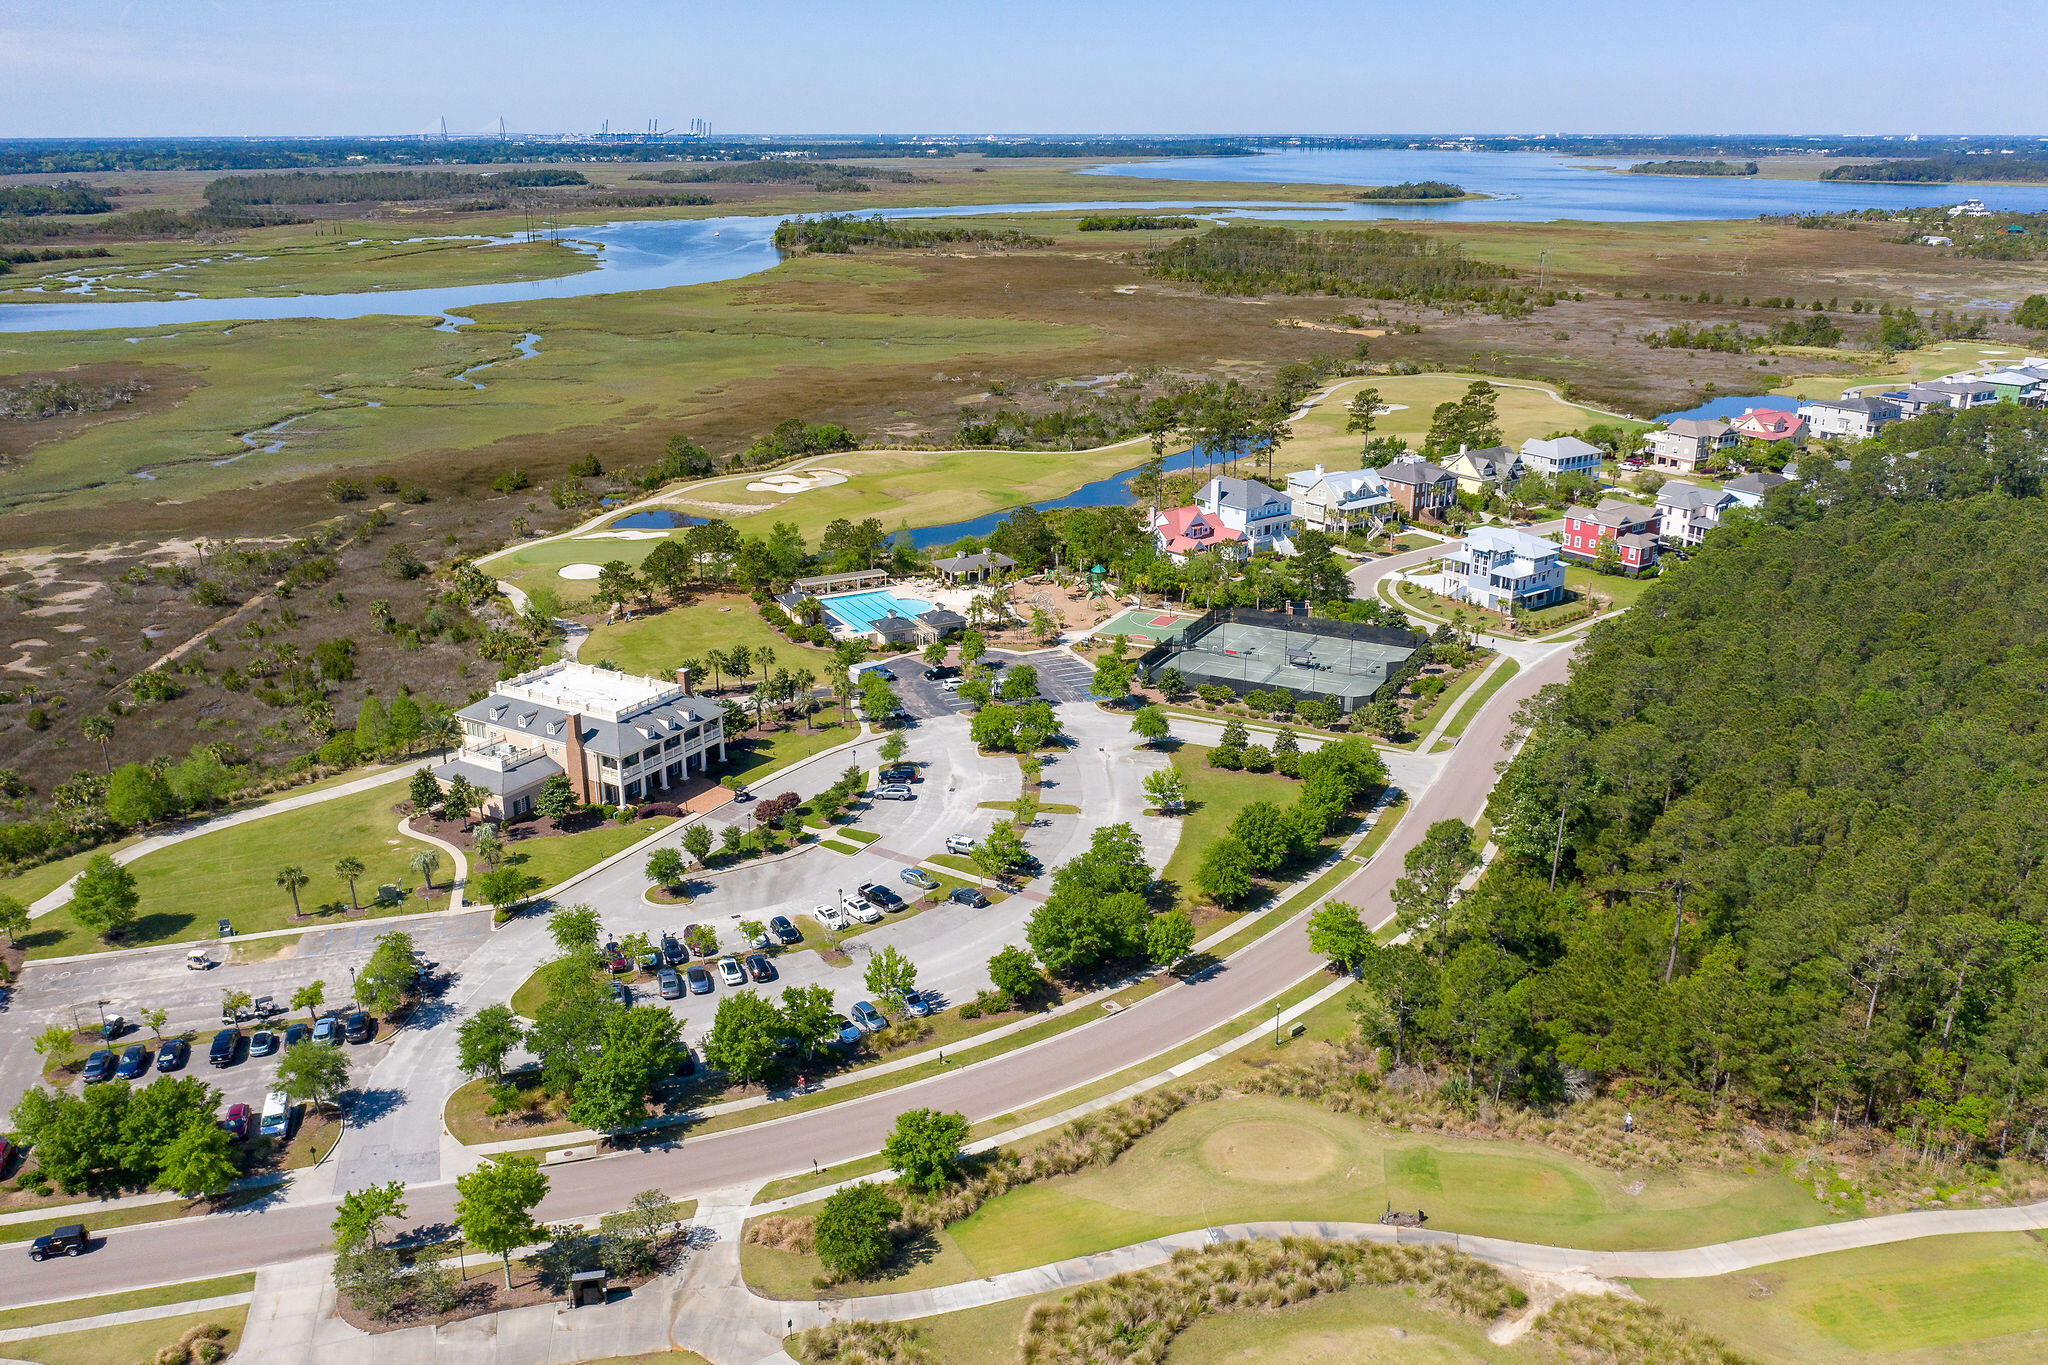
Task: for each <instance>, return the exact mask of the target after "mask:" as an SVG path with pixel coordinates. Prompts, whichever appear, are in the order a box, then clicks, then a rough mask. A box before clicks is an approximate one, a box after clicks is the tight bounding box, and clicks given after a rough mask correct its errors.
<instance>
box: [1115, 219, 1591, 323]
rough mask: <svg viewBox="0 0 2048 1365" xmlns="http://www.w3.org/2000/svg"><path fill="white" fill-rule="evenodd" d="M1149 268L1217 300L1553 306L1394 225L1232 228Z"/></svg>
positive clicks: (1498, 269)
mask: <svg viewBox="0 0 2048 1365" xmlns="http://www.w3.org/2000/svg"><path fill="white" fill-rule="evenodd" d="M1145 268H1146V270H1147V271H1148V272H1149V273H1151V274H1152V275H1154V276H1156V277H1158V278H1160V279H1168V280H1181V281H1185V282H1186V283H1189V284H1194V285H1197V286H1199V287H1201V288H1202V289H1203V290H1204V291H1206V292H1208V293H1211V294H1337V295H1342V296H1345V297H1351V298H1369V299H1398V300H1402V301H1405V302H1409V303H1420V304H1427V305H1431V306H1434V307H1456V306H1460V305H1472V306H1476V307H1479V308H1483V309H1485V310H1486V311H1487V312H1492V313H1500V314H1501V315H1503V316H1521V315H1524V314H1526V313H1528V312H1529V311H1530V310H1531V309H1532V308H1534V307H1537V306H1539V305H1547V304H1549V303H1551V302H1554V301H1555V300H1554V296H1552V295H1550V294H1538V293H1537V292H1536V291H1534V290H1532V289H1529V288H1527V287H1526V286H1524V285H1521V284H1518V283H1515V282H1514V281H1515V280H1516V279H1517V276H1516V274H1515V272H1514V271H1512V270H1510V269H1508V268H1507V267H1506V266H1501V265H1494V264H1491V263H1490V262H1485V261H1475V260H1473V259H1472V258H1471V257H1469V256H1467V255H1466V254H1465V253H1464V250H1463V248H1461V247H1460V246H1459V245H1458V244H1457V243H1455V242H1440V241H1438V240H1436V239H1435V238H1433V237H1429V236H1425V235H1424V234H1422V233H1419V232H1399V231H1395V230H1393V229H1391V228H1361V229H1355V230H1340V231H1331V232H1322V231H1305V230H1303V229H1299V228H1284V227H1274V226H1271V225H1269V224H1263V223H1227V224H1225V225H1223V226H1222V227H1217V228H1212V229H1210V230H1209V231H1207V232H1204V233H1202V234H1200V235H1199V236H1192V237H1183V238H1181V239H1180V240H1179V241H1176V242H1173V243H1170V244H1168V245H1166V246H1162V247H1158V248H1156V249H1154V250H1152V251H1150V252H1148V253H1146V255H1145Z"/></svg>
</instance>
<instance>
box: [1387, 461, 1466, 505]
mask: <svg viewBox="0 0 2048 1365" xmlns="http://www.w3.org/2000/svg"><path fill="white" fill-rule="evenodd" d="M1380 478H1382V479H1384V480H1385V481H1386V485H1387V496H1388V497H1390V498H1392V499H1393V500H1394V506H1396V507H1398V508H1400V509H1401V511H1402V513H1403V514H1404V515H1406V516H1411V517H1417V516H1422V515H1424V514H1427V515H1430V516H1441V515H1442V514H1443V510H1444V509H1445V508H1446V507H1449V506H1450V505H1451V503H1452V502H1453V501H1454V500H1455V499H1456V498H1457V496H1458V481H1457V480H1456V479H1455V478H1453V477H1452V476H1451V473H1450V471H1449V470H1446V469H1443V468H1440V467H1439V466H1437V465H1433V464H1431V463H1430V462H1429V461H1428V460H1425V459H1423V458H1422V457H1421V456H1420V455H1402V456H1400V457H1398V458H1397V459H1395V460H1394V461H1393V463H1391V464H1387V465H1383V466H1381V468H1380Z"/></svg>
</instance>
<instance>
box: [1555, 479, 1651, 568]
mask: <svg viewBox="0 0 2048 1365" xmlns="http://www.w3.org/2000/svg"><path fill="white" fill-rule="evenodd" d="M1657 526H1658V514H1657V509H1656V508H1654V507H1643V506H1640V505H1638V504H1636V503H1632V502H1623V501H1622V500H1621V499H1619V498H1604V499H1602V500H1601V503H1600V505H1599V506H1598V507H1568V508H1566V509H1565V514H1564V544H1563V545H1562V546H1561V547H1560V549H1561V552H1562V553H1563V555H1564V557H1565V558H1567V559H1575V560H1578V561H1579V562H1580V563H1582V564H1591V563H1594V562H1596V561H1597V560H1598V559H1599V558H1600V542H1601V541H1603V540H1612V541H1613V542H1614V552H1615V556H1616V558H1617V559H1618V560H1619V561H1620V564H1621V569H1622V572H1623V573H1626V574H1627V575H1628V576H1629V577H1631V578H1633V577H1635V576H1636V575H1637V574H1639V573H1641V572H1642V571H1643V570H1645V569H1647V568H1649V567H1651V566H1652V565H1654V564H1655V563H1656V562H1657Z"/></svg>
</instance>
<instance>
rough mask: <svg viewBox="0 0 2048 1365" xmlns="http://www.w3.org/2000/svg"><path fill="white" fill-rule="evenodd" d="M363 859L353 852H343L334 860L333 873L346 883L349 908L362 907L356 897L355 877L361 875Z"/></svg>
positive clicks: (358, 908)
mask: <svg viewBox="0 0 2048 1365" xmlns="http://www.w3.org/2000/svg"><path fill="white" fill-rule="evenodd" d="M363 871H364V868H363V860H362V859H361V858H358V857H356V856H355V855H354V854H352V853H350V854H344V855H343V856H341V857H339V858H336V859H335V860H334V875H335V876H337V877H339V878H341V879H342V880H343V881H345V882H347V883H348V904H349V909H351V910H360V909H362V908H363V907H362V903H361V902H360V901H358V900H357V899H356V879H357V878H358V877H360V876H362V875H363Z"/></svg>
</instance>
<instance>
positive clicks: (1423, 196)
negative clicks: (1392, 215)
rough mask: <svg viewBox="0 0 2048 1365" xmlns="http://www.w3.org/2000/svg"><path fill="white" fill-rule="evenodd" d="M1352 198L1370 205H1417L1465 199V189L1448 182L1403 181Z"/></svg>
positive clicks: (1359, 193)
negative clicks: (1433, 200) (1438, 200)
mask: <svg viewBox="0 0 2048 1365" xmlns="http://www.w3.org/2000/svg"><path fill="white" fill-rule="evenodd" d="M1352 197H1353V198H1354V199H1363V200H1366V201H1367V202H1368V203H1388V204H1415V203H1423V202H1426V201H1428V200H1431V199H1463V198H1464V197H1465V187H1464V186H1463V185H1453V184H1452V183H1451V182H1450V181H1448V180H1403V181H1402V182H1401V183H1400V184H1398V185H1370V186H1368V187H1366V188H1365V189H1362V190H1360V191H1359V192H1358V193H1357V194H1355V195H1353V196H1352Z"/></svg>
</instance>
